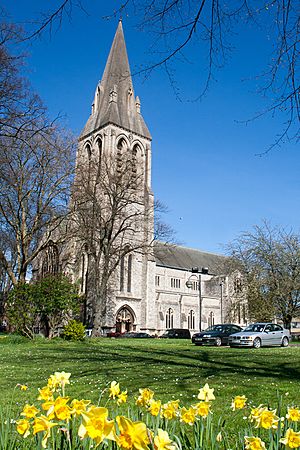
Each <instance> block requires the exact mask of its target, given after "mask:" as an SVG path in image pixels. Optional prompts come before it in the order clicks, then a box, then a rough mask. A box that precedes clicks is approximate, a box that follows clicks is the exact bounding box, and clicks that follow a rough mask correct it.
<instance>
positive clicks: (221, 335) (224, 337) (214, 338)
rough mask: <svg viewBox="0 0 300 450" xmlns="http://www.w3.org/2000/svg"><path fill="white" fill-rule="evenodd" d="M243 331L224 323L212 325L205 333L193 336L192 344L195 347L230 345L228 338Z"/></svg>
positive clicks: (238, 327)
mask: <svg viewBox="0 0 300 450" xmlns="http://www.w3.org/2000/svg"><path fill="white" fill-rule="evenodd" d="M240 331H242V328H241V327H240V326H238V325H234V324H232V323H223V324H219V325H212V326H211V327H209V328H207V329H206V330H204V331H200V332H199V333H195V334H193V337H192V343H193V344H195V345H204V344H207V345H216V346H217V347H220V346H221V345H227V344H228V338H229V336H230V335H231V334H233V333H238V332H240Z"/></svg>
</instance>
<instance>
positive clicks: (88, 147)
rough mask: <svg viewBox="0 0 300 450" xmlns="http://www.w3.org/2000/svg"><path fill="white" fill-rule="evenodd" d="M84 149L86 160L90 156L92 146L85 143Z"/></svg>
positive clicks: (89, 158)
mask: <svg viewBox="0 0 300 450" xmlns="http://www.w3.org/2000/svg"><path fill="white" fill-rule="evenodd" d="M85 151H86V154H87V157H88V160H89V161H90V160H91V157H92V148H91V146H90V144H86V146H85Z"/></svg>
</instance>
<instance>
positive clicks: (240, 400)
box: [231, 395, 248, 411]
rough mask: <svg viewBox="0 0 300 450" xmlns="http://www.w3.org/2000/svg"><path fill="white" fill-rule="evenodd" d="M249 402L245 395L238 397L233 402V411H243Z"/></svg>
mask: <svg viewBox="0 0 300 450" xmlns="http://www.w3.org/2000/svg"><path fill="white" fill-rule="evenodd" d="M247 400H248V399H247V398H246V397H245V396H244V395H237V396H236V397H234V399H233V400H232V402H231V408H232V410H233V411H235V410H236V409H243V408H244V407H245V406H246V402H247Z"/></svg>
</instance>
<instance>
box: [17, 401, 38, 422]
mask: <svg viewBox="0 0 300 450" xmlns="http://www.w3.org/2000/svg"><path fill="white" fill-rule="evenodd" d="M38 412H39V410H38V409H37V408H36V407H35V406H34V405H28V404H26V405H25V406H24V408H23V411H22V412H21V416H25V417H26V419H32V418H33V417H35V416H36V415H37V413H38Z"/></svg>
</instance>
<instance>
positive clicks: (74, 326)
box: [62, 320, 85, 341]
mask: <svg viewBox="0 0 300 450" xmlns="http://www.w3.org/2000/svg"><path fill="white" fill-rule="evenodd" d="M62 337H63V338H64V339H66V340H67V341H83V340H84V338H85V326H84V325H83V323H81V322H78V321H77V320H70V321H69V322H68V324H67V325H65V327H64V330H63V333H62Z"/></svg>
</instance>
